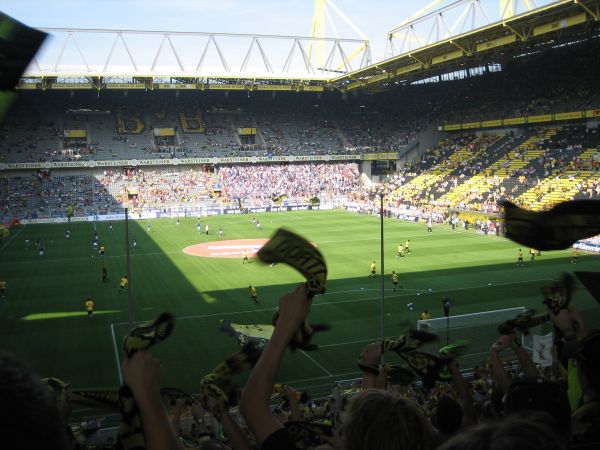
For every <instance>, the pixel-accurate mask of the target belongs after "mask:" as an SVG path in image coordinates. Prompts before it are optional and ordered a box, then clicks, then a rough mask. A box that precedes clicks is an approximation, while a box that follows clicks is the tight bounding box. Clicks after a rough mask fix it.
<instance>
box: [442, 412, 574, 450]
mask: <svg viewBox="0 0 600 450" xmlns="http://www.w3.org/2000/svg"><path fill="white" fill-rule="evenodd" d="M553 422H554V421H553V419H552V417H550V416H549V415H548V414H545V413H534V414H533V415H532V414H527V416H522V415H514V416H511V417H508V418H506V419H505V420H503V421H501V422H497V421H493V422H487V423H484V424H481V425H479V426H477V427H475V428H470V429H469V430H468V431H465V432H463V433H460V434H458V435H456V436H454V437H453V438H452V439H450V440H449V441H447V442H446V443H444V444H443V445H442V446H441V447H438V450H515V449H518V450H566V449H567V446H566V444H565V443H564V442H563V440H561V439H560V437H559V436H558V435H557V434H556V433H555V432H554V429H553V428H552V425H551V424H552V423H553Z"/></svg>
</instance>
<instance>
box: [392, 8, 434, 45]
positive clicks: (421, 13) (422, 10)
mask: <svg viewBox="0 0 600 450" xmlns="http://www.w3.org/2000/svg"><path fill="white" fill-rule="evenodd" d="M442 1H443V0H434V1H432V2H431V3H429V4H428V5H426V6H425V7H423V8H421V9H420V10H418V11H417V12H416V13H414V14H413V15H412V16H410V17H409V18H407V19H405V20H403V21H402V22H401V23H399V24H398V25H396V26H395V27H393V28H392V30H395V29H396V28H400V27H402V26H404V25H406V24H407V23H409V22H412V21H413V20H415V19H418V18H419V17H421V16H424V15H425V14H427V13H428V12H429V11H431V10H432V9H433V8H435V7H436V6H437V5H438V4H439V3H441V2H442ZM392 37H396V36H395V33H392Z"/></svg>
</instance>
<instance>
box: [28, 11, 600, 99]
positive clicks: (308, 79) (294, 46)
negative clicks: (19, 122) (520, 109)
mask: <svg viewBox="0 0 600 450" xmlns="http://www.w3.org/2000/svg"><path fill="white" fill-rule="evenodd" d="M478 3H479V0H458V1H456V2H454V3H452V4H451V5H448V6H447V7H445V8H442V9H440V10H437V11H433V12H431V13H429V14H425V15H424V16H421V17H419V18H417V19H414V20H411V21H409V22H406V23H404V24H402V25H401V26H399V27H397V28H395V29H394V30H391V31H390V33H389V34H388V39H389V44H390V48H391V50H392V52H391V53H392V55H393V56H392V57H390V58H388V59H385V60H383V61H379V62H377V63H374V64H373V63H371V53H370V44H369V41H368V40H366V39H342V38H317V37H303V36H279V35H256V34H226V33H197V32H170V31H138V30H103V29H86V30H83V29H66V28H63V29H56V28H55V29H45V30H44V31H48V32H51V33H53V34H54V35H55V36H56V35H60V34H62V35H63V36H64V39H63V40H62V45H61V46H57V47H56V51H55V53H54V55H53V57H52V58H53V59H52V60H51V62H48V61H45V62H44V63H42V62H40V61H37V60H34V62H33V63H32V64H31V65H30V67H29V68H28V70H27V72H26V74H25V75H24V77H23V78H22V80H21V81H22V82H21V83H20V84H19V86H18V88H19V89H44V90H45V89H69V90H73V89H97V90H100V89H140V90H153V89H189V90H211V89H212V90H267V91H310V92H320V91H324V90H340V91H352V90H357V89H368V90H371V89H379V88H381V87H382V86H390V85H394V84H397V83H401V82H406V81H410V80H414V79H422V78H427V77H429V76H432V75H435V74H439V73H443V72H448V71H450V70H455V69H456V68H457V67H471V66H475V65H483V64H487V63H490V62H502V61H506V60H508V59H511V58H513V57H515V56H517V55H520V54H527V53H528V52H532V51H539V50H540V49H543V48H547V47H551V46H554V45H557V44H559V43H561V42H567V41H568V40H572V39H574V38H575V39H582V40H585V39H588V38H589V37H590V36H591V34H590V30H595V28H596V25H595V24H596V23H597V22H598V20H600V0H559V1H555V2H553V3H551V4H548V5H545V6H542V7H540V8H536V9H533V10H531V11H527V12H524V13H521V14H517V15H514V16H512V17H508V18H506V19H503V20H500V21H496V22H493V23H489V24H486V25H482V26H478V27H476V28H474V29H470V30H469V31H466V32H462V30H463V29H464V25H465V23H466V22H467V19H466V17H467V16H466V15H465V14H471V15H472V24H471V25H472V26H473V25H475V18H476V17H475V14H476V12H477V6H478ZM457 7H464V8H466V9H465V11H466V12H465V13H463V15H462V16H464V18H463V27H462V28H461V31H459V32H455V31H453V30H454V27H449V26H447V25H445V23H444V22H443V17H444V13H445V12H446V11H447V10H449V9H451V8H457ZM469 8H470V9H469ZM484 15H485V12H484ZM486 17H487V15H486ZM440 18H441V21H440ZM428 20H429V21H432V23H433V25H432V31H431V32H430V36H429V37H428V39H427V40H425V41H424V40H419V39H417V38H416V36H412V35H411V33H412V34H414V29H415V28H416V27H417V26H418V25H423V24H425V23H426V22H427V21H428ZM592 22H593V23H594V25H593V26H590V23H592ZM440 23H441V24H442V25H440ZM444 25H445V30H443V26H444ZM440 26H442V30H443V31H442V32H441V31H440ZM436 27H437V28H436ZM451 28H452V29H451ZM433 30H435V32H434V31H433ZM454 34H455V35H454ZM432 35H433V37H432ZM449 36H451V37H449ZM99 39H102V40H104V41H106V42H108V43H109V44H110V45H108V48H109V49H110V50H109V51H108V52H107V56H106V58H104V59H103V60H101V61H97V60H95V61H91V60H88V59H90V57H89V55H88V52H87V51H86V49H88V48H89V46H94V45H96V44H97V42H98V40H99ZM399 40H402V44H401V45H400V48H399V49H397V47H398V45H399V44H398V41H399ZM432 41H433V42H432ZM136 42H138V43H139V42H141V43H142V44H143V46H144V48H147V49H152V50H147V51H146V54H140V53H139V52H137V51H136V52H132V50H131V49H132V45H134V44H135V43H136ZM411 42H412V43H413V45H412V46H411V45H410V43H411ZM415 42H416V44H417V45H416V47H417V48H412V47H414V46H415V45H414V44H415ZM428 42H432V43H428ZM407 43H408V44H409V45H406V44H407ZM423 43H424V44H425V45H421V44H423ZM184 44H185V45H187V47H186V46H185V45H184ZM182 47H185V48H193V49H195V50H194V51H192V52H188V51H185V52H182V51H181V50H178V49H180V48H182ZM317 47H319V48H320V49H321V50H323V49H324V50H325V52H324V55H327V57H326V59H325V60H324V61H323V60H322V59H321V61H320V63H319V62H317V58H316V56H315V55H316V51H314V49H315V48H317ZM69 50H70V51H71V52H72V54H73V55H75V57H76V58H78V61H77V64H74V63H73V60H72V59H71V60H69V61H67V60H66V58H65V55H66V54H67V53H68V51H69ZM154 50H156V51H154ZM282 50H283V51H282ZM274 55H283V57H280V60H276V59H275V57H274ZM165 60H168V61H170V62H171V63H172V64H171V65H169V64H168V63H167V64H164V62H163V61H165Z"/></svg>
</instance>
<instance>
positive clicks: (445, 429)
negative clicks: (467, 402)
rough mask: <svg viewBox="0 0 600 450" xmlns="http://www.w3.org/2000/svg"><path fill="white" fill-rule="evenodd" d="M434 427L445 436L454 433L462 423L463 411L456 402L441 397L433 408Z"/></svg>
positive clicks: (444, 396)
mask: <svg viewBox="0 0 600 450" xmlns="http://www.w3.org/2000/svg"><path fill="white" fill-rule="evenodd" d="M433 418H434V421H435V423H434V425H435V426H436V427H437V429H438V430H439V431H441V432H442V433H444V434H446V435H451V434H454V433H456V432H457V431H458V430H459V428H460V425H461V423H462V418H463V410H462V408H461V407H460V405H459V404H458V402H457V401H456V400H454V399H453V398H450V397H448V396H447V395H442V396H441V397H440V398H439V400H438V404H437V407H436V408H435V415H434V416H433Z"/></svg>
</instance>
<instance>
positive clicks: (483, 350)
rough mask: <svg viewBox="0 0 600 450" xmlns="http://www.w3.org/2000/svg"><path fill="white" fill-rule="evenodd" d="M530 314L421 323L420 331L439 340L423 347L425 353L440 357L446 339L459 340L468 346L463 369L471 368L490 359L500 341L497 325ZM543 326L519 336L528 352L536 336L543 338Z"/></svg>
mask: <svg viewBox="0 0 600 450" xmlns="http://www.w3.org/2000/svg"><path fill="white" fill-rule="evenodd" d="M525 311H527V308H526V307H524V306H519V307H516V308H506V309H498V310H494V311H484V312H477V313H472V314H461V315H457V316H450V317H448V318H446V317H440V318H435V319H429V320H418V321H417V329H418V330H422V331H428V332H430V333H433V334H437V335H438V336H439V341H438V342H436V343H433V344H429V345H427V346H425V347H424V350H425V351H428V352H430V353H434V354H435V353H437V350H438V349H439V348H440V347H443V346H444V345H445V343H446V339H447V335H448V338H449V339H448V341H449V342H450V343H452V342H455V341H457V340H459V339H465V340H467V341H468V342H469V344H468V346H467V351H466V353H465V354H464V355H462V356H461V357H459V364H460V367H461V368H464V369H466V368H472V367H475V366H477V365H479V364H480V363H481V362H483V361H485V360H486V359H487V358H488V355H489V352H490V347H491V346H492V344H493V343H494V342H495V341H496V339H498V325H500V324H501V323H503V322H505V321H507V320H510V319H514V318H515V316H517V315H518V314H521V313H523V312H525ZM542 332H543V330H542V326H538V327H535V328H532V329H531V330H530V332H529V333H528V334H527V335H523V334H522V333H521V334H520V336H519V337H520V338H521V341H522V342H523V346H524V347H526V348H527V349H528V350H529V351H531V349H532V348H533V335H534V334H538V335H539V334H542Z"/></svg>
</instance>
